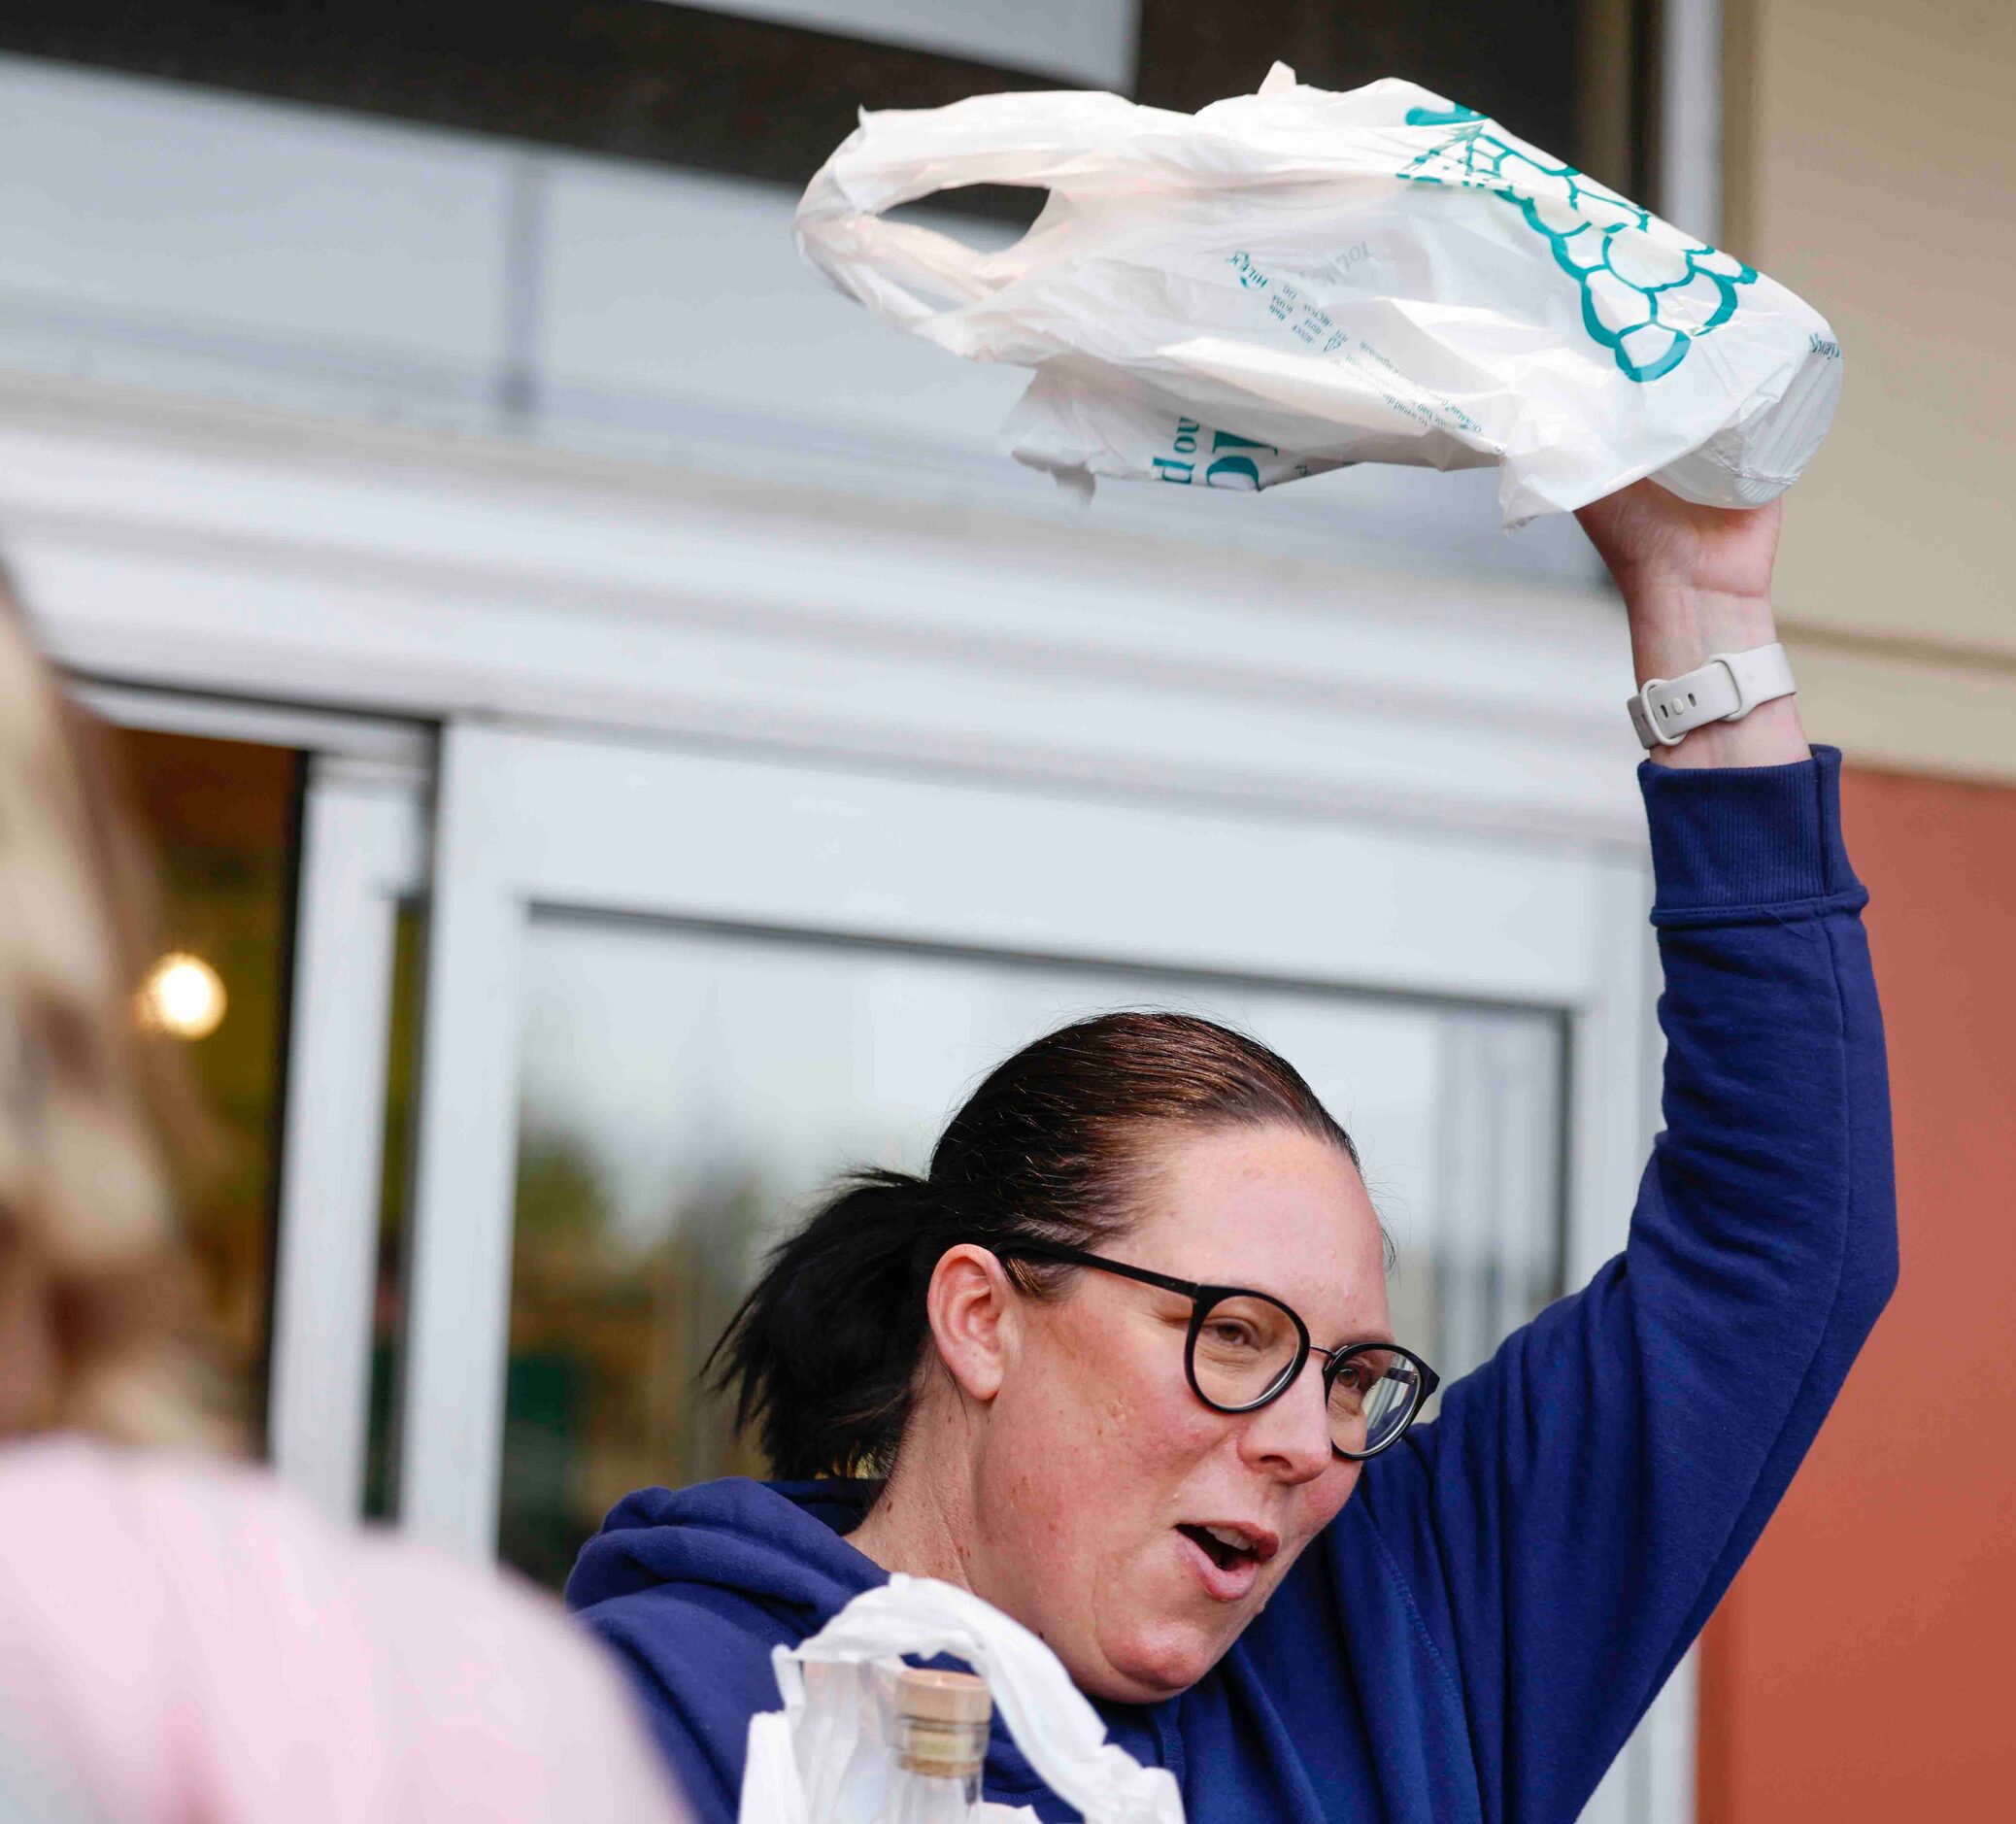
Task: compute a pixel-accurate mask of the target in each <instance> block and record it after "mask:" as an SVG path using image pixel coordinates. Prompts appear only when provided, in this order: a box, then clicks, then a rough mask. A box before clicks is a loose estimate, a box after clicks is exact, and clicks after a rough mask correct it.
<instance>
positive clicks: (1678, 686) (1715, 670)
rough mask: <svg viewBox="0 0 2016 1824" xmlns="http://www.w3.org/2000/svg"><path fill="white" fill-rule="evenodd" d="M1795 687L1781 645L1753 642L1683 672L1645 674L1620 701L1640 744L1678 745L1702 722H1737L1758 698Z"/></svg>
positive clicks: (1765, 699) (1767, 698) (1769, 697)
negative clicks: (1631, 693)
mask: <svg viewBox="0 0 2016 1824" xmlns="http://www.w3.org/2000/svg"><path fill="white" fill-rule="evenodd" d="M1798 688H1799V687H1798V685H1797V684H1795V683H1794V682H1793V677H1792V661H1791V660H1790V659H1787V658H1786V657H1785V648H1784V647H1782V646H1779V645H1775V644H1774V645H1770V646H1757V647H1753V648H1752V649H1751V650H1750V651H1749V652H1747V653H1717V654H1715V655H1714V656H1713V657H1712V658H1710V659H1709V660H1708V662H1707V663H1706V664H1705V665H1702V666H1701V667H1700V668H1699V669H1698V670H1695V671H1690V672H1689V673H1688V674H1687V675H1686V676H1685V677H1684V678H1648V679H1647V680H1646V681H1645V682H1644V683H1643V684H1642V685H1640V686H1639V687H1638V693H1637V695H1635V696H1634V697H1632V698H1631V699H1630V701H1629V702H1628V703H1626V705H1625V707H1626V708H1627V709H1628V710H1630V718H1631V726H1632V727H1633V728H1635V729H1636V730H1637V731H1638V740H1639V742H1640V743H1641V744H1642V745H1643V746H1644V747H1646V748H1648V749H1650V748H1655V747H1678V746H1679V745H1680V742H1681V740H1682V739H1683V738H1684V737H1685V736H1686V735H1688V734H1689V733H1691V732H1692V731H1693V730H1694V729H1696V728H1698V727H1700V726H1702V725H1703V724H1705V723H1710V722H1741V721H1742V720H1743V718H1744V717H1745V716H1747V715H1749V714H1750V712H1751V711H1752V710H1753V709H1755V708H1756V707H1757V706H1758V704H1760V703H1768V702H1770V701H1771V700H1772V698H1774V697H1779V696H1790V695H1791V694H1792V693H1793V692H1795V691H1797V690H1798Z"/></svg>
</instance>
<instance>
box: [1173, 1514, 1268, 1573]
mask: <svg viewBox="0 0 2016 1824" xmlns="http://www.w3.org/2000/svg"><path fill="white" fill-rule="evenodd" d="M1176 1531H1177V1532H1179V1533H1180V1534H1182V1535H1183V1537H1185V1538H1187V1539H1189V1540H1190V1542H1191V1543H1192V1544H1193V1545H1194V1546H1195V1547H1196V1548H1197V1549H1198V1550H1199V1551H1200V1552H1202V1553H1203V1554H1204V1556H1205V1557H1207V1558H1208V1559H1210V1560H1211V1562H1212V1563H1213V1564H1214V1565H1216V1566H1217V1567H1218V1568H1219V1570H1221V1571H1230V1570H1233V1569H1234V1568H1236V1567H1238V1566H1242V1565H1257V1564H1264V1563H1265V1562H1266V1561H1267V1560H1268V1559H1269V1558H1271V1557H1273V1555H1274V1552H1273V1540H1272V1539H1270V1538H1265V1537H1261V1536H1260V1535H1258V1534H1253V1533H1249V1532H1247V1530H1246V1529H1245V1528H1244V1527H1235V1526H1189V1525H1184V1526H1179V1527H1178V1528H1177V1529H1176Z"/></svg>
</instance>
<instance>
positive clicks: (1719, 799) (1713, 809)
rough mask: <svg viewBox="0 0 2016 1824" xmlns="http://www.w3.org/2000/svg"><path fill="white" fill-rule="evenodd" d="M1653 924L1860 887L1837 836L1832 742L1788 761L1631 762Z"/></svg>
mask: <svg viewBox="0 0 2016 1824" xmlns="http://www.w3.org/2000/svg"><path fill="white" fill-rule="evenodd" d="M1638 789H1639V791H1641V792H1642V793H1643V794H1645V814H1646V817H1647V819H1648V820H1649V821H1650V823H1651V827H1652V873H1653V878H1654V880H1655V881H1656V882H1657V883H1658V893H1657V895H1656V897H1655V899H1654V902H1653V908H1652V917H1653V922H1654V923H1655V924H1661V923H1665V922H1667V921H1669V920H1672V919H1690V918H1693V917H1696V916H1698V915H1700V914H1703V913H1707V914H1727V913H1742V912H1751V913H1760V914H1762V913H1768V912H1782V911H1785V910H1787V909H1790V908H1793V907H1799V908H1810V907H1811V906H1812V904H1813V902H1814V901H1816V900H1835V899H1838V900H1841V901H1842V902H1843V903H1848V904H1860V903H1861V902H1862V901H1863V900H1864V899H1865V898H1866V897H1867V895H1866V894H1865V892H1864V890H1863V885H1862V883H1861V882H1860V881H1859V880H1857V879H1856V878H1855V869H1854V868H1853V867H1852V866H1850V865H1849V861H1848V852H1847V850H1846V849H1844V848H1843V847H1842V846H1841V751H1840V749H1838V748H1831V747H1816V748H1815V749H1813V758H1812V759H1811V760H1798V761H1796V762H1794V763H1793V764H1792V765H1790V766H1659V765H1655V764H1654V763H1653V762H1652V761H1650V760H1647V761H1646V762H1645V763H1644V764H1643V765H1641V766H1640V767H1639V768H1638Z"/></svg>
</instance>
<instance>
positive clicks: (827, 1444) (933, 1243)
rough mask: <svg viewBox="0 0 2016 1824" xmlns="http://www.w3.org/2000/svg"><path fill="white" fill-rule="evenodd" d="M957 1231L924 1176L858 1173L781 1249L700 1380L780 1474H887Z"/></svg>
mask: <svg viewBox="0 0 2016 1824" xmlns="http://www.w3.org/2000/svg"><path fill="white" fill-rule="evenodd" d="M954 1227H955V1225H954V1224H953V1223H952V1222H951V1220H950V1219H949V1218H948V1217H947V1216H946V1214H945V1212H944V1210H943V1208H942V1206H941V1205H940V1204H939V1202H938V1199H936V1198H935V1197H934V1196H933V1194H932V1191H931V1187H930V1186H929V1185H928V1184H927V1183H926V1182H925V1181H924V1179H922V1178H914V1177H912V1176H910V1174H909V1173H907V1172H900V1171H860V1172H856V1173H854V1174H852V1175H851V1176H850V1177H848V1178H847V1179H845V1180H844V1181H843V1182H842V1184H841V1186H840V1188H839V1190H838V1191H837V1192H836V1194H835V1195H834V1196H833V1197H832V1198H831V1199H828V1201H827V1202H826V1203H824V1204H823V1206H822V1207H821V1208H820V1209H819V1211H818V1212H817V1213H816V1214H815V1215H814V1216H813V1218H812V1220H811V1221H810V1222H808V1223H807V1224H806V1225H805V1226H804V1227H803V1228H802V1229H800V1230H799V1231H798V1232H797V1233H795V1234H793V1235H790V1237H788V1238H787V1239H786V1240H785V1241H783V1242H781V1243H780V1244H779V1245H778V1246H777V1247H776V1248H774V1249H773V1250H772V1251H771V1253H770V1257H769V1259H768V1261H767V1262H766V1263H765V1265H764V1269H763V1275H762V1277H761V1278H760V1279H759V1280H757V1282H756V1289H755V1290H754V1291H753V1292H752V1293H751V1294H750V1295H749V1297H748V1298H747V1299H745V1300H743V1301H742V1305H741V1308H740V1309H739V1310H737V1312H736V1313H735V1316H734V1319H733V1321H732V1322H731V1323H730V1324H729V1325H728V1328H727V1330H726V1331H725V1332H724V1333H723V1334H722V1338H721V1340H720V1341H719V1342H718V1343H716V1344H715V1345H714V1350H713V1353H712V1354H711V1355H709V1357H708V1358H707V1365H706V1368H704V1369H703V1370H702V1371H703V1372H704V1373H705V1374H706V1375H707V1376H708V1378H709V1380H710V1383H711V1384H712V1385H713V1386H714V1387H715V1388H716V1390H717V1391H720V1392H723V1393H725V1392H729V1391H732V1392H733V1393H734V1396H735V1425H736V1428H737V1430H747V1429H748V1428H749V1427H751V1426H752V1425H754V1426H756V1427H758V1428H759V1430H758V1435H759V1436H760V1437H761V1439H762V1446H763V1454H764V1455H765V1456H767V1457H768V1458H769V1459H770V1463H771V1466H772V1468H773V1469H774V1470H775V1472H776V1473H777V1474H778V1475H781V1476H787V1477H793V1478H795V1477H802V1476H814V1475H858V1474H881V1473H886V1472H887V1470H888V1468H889V1466H890V1464H891V1463H892V1462H893V1461H894V1460H895V1454H896V1444H897V1442H898V1441H899V1440H900V1439H901V1437H902V1435H903V1426H904V1423H905V1421H906V1420H907V1419H908V1417H909V1412H910V1400H911V1388H912V1384H913V1383H914V1381H915V1379H916V1376H917V1365H918V1362H919V1359H920V1358H921V1356H922V1355H923V1352H924V1329H925V1318H924V1289H925V1287H926V1286H927V1285H928V1284H929V1283H930V1277H931V1269H932V1268H933V1267H936V1266H937V1264H938V1256H939V1255H940V1254H942V1253H943V1252H944V1251H945V1249H946V1248H947V1247H949V1246H950V1245H951V1235H952V1231H953V1229H954Z"/></svg>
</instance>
